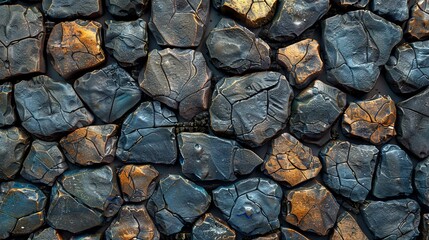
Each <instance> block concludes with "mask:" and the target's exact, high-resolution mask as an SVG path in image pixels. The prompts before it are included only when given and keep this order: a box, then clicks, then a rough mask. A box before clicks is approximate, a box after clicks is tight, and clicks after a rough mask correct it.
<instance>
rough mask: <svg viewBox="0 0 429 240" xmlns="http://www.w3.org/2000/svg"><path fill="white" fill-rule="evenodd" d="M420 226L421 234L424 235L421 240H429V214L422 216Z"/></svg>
mask: <svg viewBox="0 0 429 240" xmlns="http://www.w3.org/2000/svg"><path fill="white" fill-rule="evenodd" d="M420 224H421V225H420V226H421V227H420V232H421V233H422V236H421V240H429V213H425V214H423V215H422V220H421V221H420Z"/></svg>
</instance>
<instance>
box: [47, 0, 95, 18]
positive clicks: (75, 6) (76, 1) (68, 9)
mask: <svg viewBox="0 0 429 240" xmlns="http://www.w3.org/2000/svg"><path fill="white" fill-rule="evenodd" d="M42 7H43V11H44V12H45V14H46V15H47V16H48V17H49V18H53V19H73V18H96V17H99V16H101V14H102V12H103V8H102V4H101V0H73V1H69V0H43V3H42Z"/></svg>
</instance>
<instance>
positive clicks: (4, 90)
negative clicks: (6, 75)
mask: <svg viewBox="0 0 429 240" xmlns="http://www.w3.org/2000/svg"><path fill="white" fill-rule="evenodd" d="M12 101H13V85H12V83H10V82H6V83H3V84H1V85H0V127H4V126H9V125H12V124H13V123H14V122H15V119H16V114H15V108H14V106H13V104H12Z"/></svg>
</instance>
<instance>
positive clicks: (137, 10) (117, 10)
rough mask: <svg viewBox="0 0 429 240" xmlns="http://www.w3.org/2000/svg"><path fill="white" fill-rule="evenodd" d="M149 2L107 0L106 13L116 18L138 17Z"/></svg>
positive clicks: (143, 0)
mask: <svg viewBox="0 0 429 240" xmlns="http://www.w3.org/2000/svg"><path fill="white" fill-rule="evenodd" d="M149 3H150V1H149V0H108V1H106V4H107V11H109V13H110V14H112V15H113V16H115V17H118V18H136V17H140V16H141V15H142V14H143V12H144V11H145V10H146V8H147V7H148V6H149Z"/></svg>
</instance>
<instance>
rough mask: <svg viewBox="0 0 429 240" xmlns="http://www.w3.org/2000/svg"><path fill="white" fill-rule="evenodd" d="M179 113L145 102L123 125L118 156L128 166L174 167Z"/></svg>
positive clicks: (158, 104) (157, 104)
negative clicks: (152, 164) (164, 165)
mask: <svg viewBox="0 0 429 240" xmlns="http://www.w3.org/2000/svg"><path fill="white" fill-rule="evenodd" d="M176 123H177V118H176V116H175V114H174V113H173V112H172V111H171V110H169V109H168V108H166V107H164V106H163V105H161V104H160V103H159V102H143V103H142V104H141V105H140V106H139V107H138V108H137V109H136V110H135V111H134V112H133V113H131V114H130V115H128V117H127V118H126V119H125V121H124V122H123V124H122V128H121V135H120V137H119V142H118V148H117V151H116V156H117V157H118V158H119V159H120V160H121V161H123V162H126V163H162V164H174V162H175V161H176V159H177V146H176V145H177V143H176V134H175V133H174V124H176Z"/></svg>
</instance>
